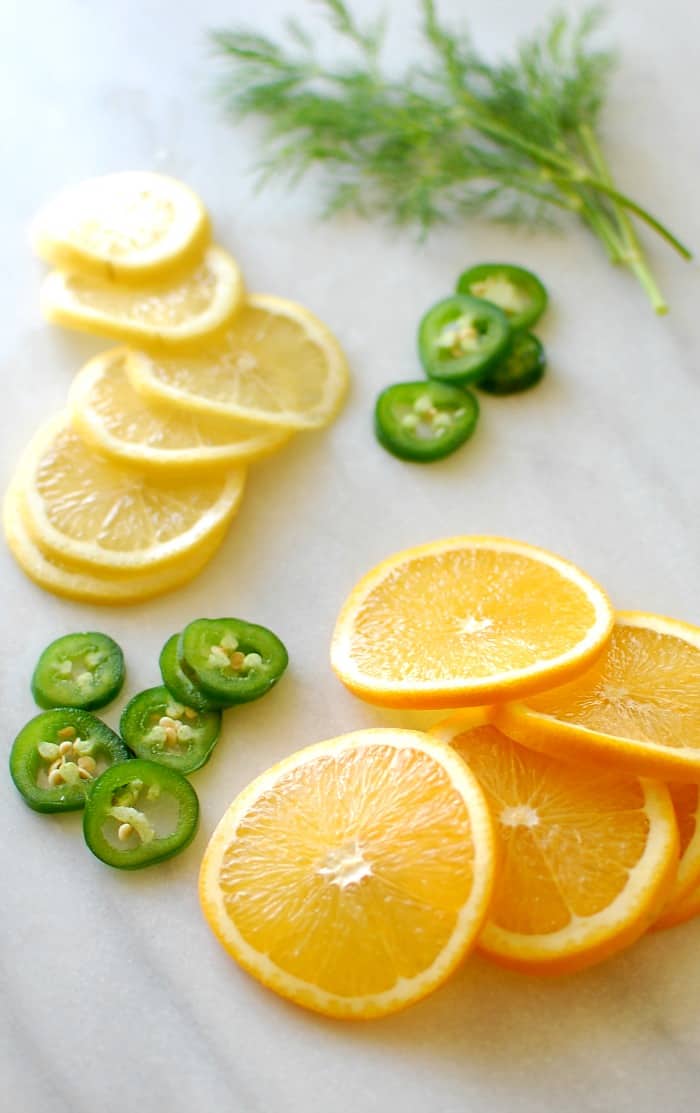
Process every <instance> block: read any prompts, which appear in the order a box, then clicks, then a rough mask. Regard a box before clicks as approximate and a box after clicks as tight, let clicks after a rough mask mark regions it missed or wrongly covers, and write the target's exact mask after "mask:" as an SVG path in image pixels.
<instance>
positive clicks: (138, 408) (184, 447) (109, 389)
mask: <svg viewBox="0 0 700 1113" xmlns="http://www.w3.org/2000/svg"><path fill="white" fill-rule="evenodd" d="M128 354H129V352H128V349H127V348H113V349H111V350H110V351H108V352H103V353H102V354H101V355H99V356H95V358H94V359H91V360H90V361H89V362H88V363H87V364H86V365H85V366H84V367H83V368H82V370H81V371H80V372H79V373H78V375H76V377H75V379H74V380H73V384H72V386H71V391H70V396H69V403H70V408H71V420H72V423H73V425H74V426H75V428H76V429H77V431H78V432H79V433H80V436H81V437H82V438H83V440H85V441H87V442H88V443H89V444H90V445H92V447H93V448H95V449H97V451H98V452H102V453H104V454H105V455H107V456H110V457H112V458H114V459H115V460H117V461H120V462H121V463H126V464H133V465H135V466H136V467H140V468H144V469H146V470H154V471H163V472H165V471H172V470H174V469H186V470H187V471H188V472H189V471H192V469H200V470H202V469H203V470H206V471H208V472H212V471H215V470H216V469H217V468H219V469H220V468H221V467H226V466H227V465H231V464H236V463H246V464H247V463H249V462H250V461H251V460H256V459H258V458H259V457H261V456H265V455H267V454H268V453H270V452H274V451H275V449H277V448H279V447H281V445H283V444H286V442H287V441H288V440H289V433H288V432H287V431H286V430H284V429H271V428H269V427H268V428H265V427H263V426H256V425H252V424H250V423H249V422H240V421H239V422H236V421H234V420H232V419H231V420H228V421H217V420H216V419H215V418H207V417H202V416H200V415H198V414H190V413H187V412H186V411H185V410H183V409H178V408H176V407H174V406H169V405H167V404H165V405H164V404H163V403H158V402H154V403H150V402H148V401H147V400H146V399H145V398H143V397H142V396H141V395H140V394H138V393H137V392H136V391H135V390H134V388H133V387H132V385H131V383H130V381H129V376H128V375H127V373H126V370H125V363H126V360H127V358H128Z"/></svg>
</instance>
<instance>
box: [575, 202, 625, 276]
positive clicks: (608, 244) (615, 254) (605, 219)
mask: <svg viewBox="0 0 700 1113" xmlns="http://www.w3.org/2000/svg"><path fill="white" fill-rule="evenodd" d="M581 200H582V207H581V219H582V220H584V221H585V222H586V224H587V225H588V226H589V228H590V229H591V230H592V231H593V232H594V233H595V235H596V236H597V237H598V239H599V240H601V241H602V243H603V246H604V248H605V250H606V251H607V253H608V258H609V259H610V262H611V263H622V262H623V261H624V250H623V245H622V243H621V242H620V238H619V236H618V233H617V230H616V228H615V226H614V225H613V223H612V221H611V220H610V217H609V216H608V215H607V213H605V212H604V211H603V210H602V209H601V208H600V207H599V206H598V205H596V204H595V203H594V202H592V201H588V200H586V199H583V198H582V199H581Z"/></svg>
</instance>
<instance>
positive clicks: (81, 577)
mask: <svg viewBox="0 0 700 1113" xmlns="http://www.w3.org/2000/svg"><path fill="white" fill-rule="evenodd" d="M22 500H23V495H22V491H21V488H20V486H19V483H18V482H17V481H16V480H15V481H13V483H11V485H10V487H9V489H8V491H7V494H6V496H5V502H4V506H3V524H4V528H5V537H6V539H7V544H8V547H9V549H10V551H11V552H12V554H13V556H14V557H15V560H16V561H17V563H18V564H19V566H20V568H21V569H22V571H23V572H24V573H25V575H27V576H28V577H29V578H30V580H33V581H34V582H35V583H36V584H38V585H39V587H42V588H44V590H45V591H51V592H53V594H54V595H61V596H64V597H65V598H67V599H76V600H78V601H80V602H84V603H104V604H108V605H109V604H114V605H117V604H118V605H120V606H121V605H122V604H125V603H140V602H142V601H143V600H144V599H150V598H152V597H153V596H155V595H162V594H164V593H165V592H167V591H172V590H173V589H174V588H176V587H181V586H182V585H183V584H185V583H187V582H188V581H189V580H191V579H194V577H195V576H196V575H197V574H198V573H199V572H201V570H202V569H203V568H204V566H205V565H206V564H207V563H208V562H209V561H210V560H211V558H212V557H213V556H214V554H215V552H216V551H217V549H218V548H219V546H220V545H221V542H222V541H223V539H224V537H225V536H226V528H225V526H220V527H219V528H218V529H217V530H215V531H214V532H213V533H211V534H210V535H209V537H208V539H207V540H206V542H204V543H203V544H201V545H200V546H199V547H198V548H197V549H196V550H195V552H193V553H190V554H189V555H188V556H186V557H183V558H182V560H179V561H178V562H177V563H176V564H171V565H169V566H168V567H167V568H158V569H156V570H155V571H148V572H132V573H131V575H130V576H128V577H127V576H110V575H109V574H108V573H106V572H105V573H104V574H103V573H101V572H97V571H94V572H85V571H81V570H79V569H75V568H72V567H69V566H68V565H67V564H65V563H64V562H63V561H61V560H58V559H57V558H55V557H48V556H46V554H45V553H43V552H42V551H41V549H40V548H39V547H38V545H36V544H35V542H34V541H33V540H32V537H31V535H30V533H29V531H28V530H27V527H26V525H25V521H24V518H25V515H26V509H25V508H24V507H23V506H22Z"/></svg>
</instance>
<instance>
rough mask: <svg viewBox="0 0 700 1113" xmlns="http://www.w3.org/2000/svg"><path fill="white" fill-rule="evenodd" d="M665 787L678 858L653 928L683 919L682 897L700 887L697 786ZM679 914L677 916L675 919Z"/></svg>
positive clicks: (684, 902)
mask: <svg viewBox="0 0 700 1113" xmlns="http://www.w3.org/2000/svg"><path fill="white" fill-rule="evenodd" d="M668 790H669V792H670V794H671V802H672V804H673V810H674V812H675V815H676V823H677V824H678V834H679V836H680V853H681V860H680V862H679V864H678V875H677V877H676V881H675V884H674V886H673V889H672V890H671V892H670V894H669V897H668V900H667V901H666V905H665V907H664V909H663V912H662V913H661V915H660V916H659V919H658V920H657V921H656V923H655V924H654V927H656V928H666V927H672V926H673V925H674V924H676V923H680V922H681V920H684V919H686V918H687V917H686V915H685V912H684V909H685V905H686V899H687V898H688V897H689V896H692V894H693V891H694V890H695V889H697V888H698V887H699V886H700V785H693V784H670V785H668ZM698 911H700V905H699V906H698ZM679 913H680V917H681V919H677V917H678V915H679Z"/></svg>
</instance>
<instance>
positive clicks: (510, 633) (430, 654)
mask: <svg viewBox="0 0 700 1113" xmlns="http://www.w3.org/2000/svg"><path fill="white" fill-rule="evenodd" d="M612 621H613V617H612V611H611V608H610V604H609V602H608V600H607V598H606V596H605V595H604V594H603V592H602V590H601V589H600V588H599V587H598V586H597V584H595V583H594V582H593V581H592V580H591V579H589V577H588V576H586V575H585V574H584V573H583V572H581V571H580V570H579V569H578V568H576V567H575V566H574V565H573V564H569V563H568V562H567V561H565V560H562V559H561V558H560V557H557V556H554V555H553V554H552V553H548V552H546V551H545V550H544V549H537V548H535V547H534V546H532V545H526V544H524V543H523V542H520V541H509V540H506V539H504V538H500V537H452V538H449V539H447V540H445V541H434V542H431V543H430V544H427V545H419V546H418V547H417V548H415V549H406V550H405V551H404V552H400V553H396V554H395V555H394V556H391V557H389V559H388V560H385V561H384V562H383V563H382V564H380V565H379V566H378V567H377V568H374V569H373V570H372V571H371V572H369V573H368V574H367V575H366V576H364V578H363V579H362V580H360V582H359V584H358V585H357V586H356V587H355V588H354V590H353V591H352V592H351V594H350V597H349V598H348V600H347V602H346V603H345V605H344V606H343V608H342V610H341V613H340V617H339V618H338V622H337V625H336V628H335V633H334V634H333V641H332V645H331V664H332V666H333V669H334V670H335V672H336V673H337V675H338V676H339V678H340V679H341V680H342V682H343V683H344V684H345V685H346V686H347V687H348V688H350V690H351V691H353V692H354V693H355V694H356V695H358V696H360V698H361V699H365V700H367V701H368V702H369V703H376V704H380V705H383V706H386V707H414V708H441V707H459V706H470V705H474V704H485V703H488V702H490V701H492V700H501V699H508V698H512V697H513V696H515V695H516V694H524V693H528V692H535V691H540V690H541V689H543V688H548V687H551V686H552V684H556V683H558V682H561V681H563V680H565V679H568V677H569V676H574V675H576V674H577V673H579V672H582V671H583V669H585V668H586V667H587V665H588V664H589V663H590V662H591V661H592V660H593V659H594V658H595V656H596V655H597V654H598V653H599V652H600V651H601V649H602V647H603V645H604V644H605V642H606V640H607V638H608V636H609V634H610V628H611V626H612Z"/></svg>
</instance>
